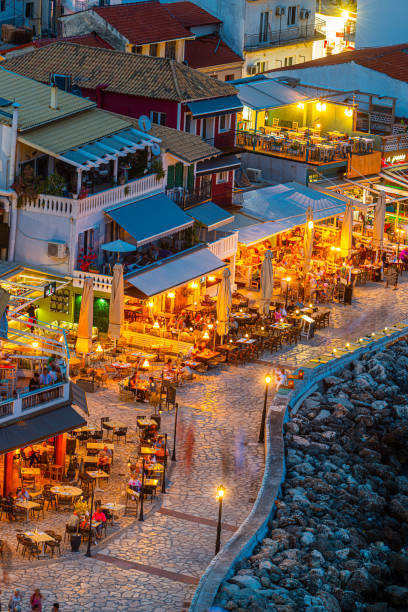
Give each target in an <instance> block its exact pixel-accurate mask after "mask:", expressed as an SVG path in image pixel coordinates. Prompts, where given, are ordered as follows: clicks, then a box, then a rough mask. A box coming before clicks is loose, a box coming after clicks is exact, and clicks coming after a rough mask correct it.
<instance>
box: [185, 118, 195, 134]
mask: <svg viewBox="0 0 408 612" xmlns="http://www.w3.org/2000/svg"><path fill="white" fill-rule="evenodd" d="M192 125H193V116H192V114H191V113H186V114H185V115H184V131H185V132H189V133H190V132H191V127H192Z"/></svg>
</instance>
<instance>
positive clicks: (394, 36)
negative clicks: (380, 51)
mask: <svg viewBox="0 0 408 612" xmlns="http://www.w3.org/2000/svg"><path fill="white" fill-rule="evenodd" d="M407 22H408V1H407V0H388V1H384V0H358V2H357V26H356V48H357V49H360V48H362V47H383V46H387V45H398V44H400V43H406V42H408V26H407Z"/></svg>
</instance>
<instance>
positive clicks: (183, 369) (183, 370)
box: [179, 361, 193, 380]
mask: <svg viewBox="0 0 408 612" xmlns="http://www.w3.org/2000/svg"><path fill="white" fill-rule="evenodd" d="M179 374H180V377H181V378H182V379H183V380H192V378H193V370H192V369H191V368H190V367H189V366H188V365H186V364H185V363H184V361H183V363H182V364H181V365H180V369H179Z"/></svg>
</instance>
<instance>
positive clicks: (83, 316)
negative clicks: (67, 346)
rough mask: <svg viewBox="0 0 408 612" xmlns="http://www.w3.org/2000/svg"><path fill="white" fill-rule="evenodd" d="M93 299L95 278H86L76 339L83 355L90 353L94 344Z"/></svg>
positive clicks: (77, 348)
mask: <svg viewBox="0 0 408 612" xmlns="http://www.w3.org/2000/svg"><path fill="white" fill-rule="evenodd" d="M93 300H94V292H93V280H92V278H86V279H85V280H84V287H83V290H82V301H81V310H80V311H79V321H78V332H77V341H76V351H77V353H82V354H83V355H86V354H87V353H89V351H90V348H91V345H92V321H93Z"/></svg>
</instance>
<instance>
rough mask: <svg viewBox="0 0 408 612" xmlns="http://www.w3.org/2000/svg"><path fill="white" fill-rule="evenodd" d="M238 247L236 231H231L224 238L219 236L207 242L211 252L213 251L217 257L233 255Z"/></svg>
mask: <svg viewBox="0 0 408 612" xmlns="http://www.w3.org/2000/svg"><path fill="white" fill-rule="evenodd" d="M237 247H238V232H233V233H231V234H230V235H228V236H225V237H224V238H219V239H218V240H215V241H214V242H210V243H209V244H208V248H209V249H210V251H211V253H214V255H216V256H217V257H219V259H226V258H227V257H233V256H234V255H235V254H236V252H237Z"/></svg>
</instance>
